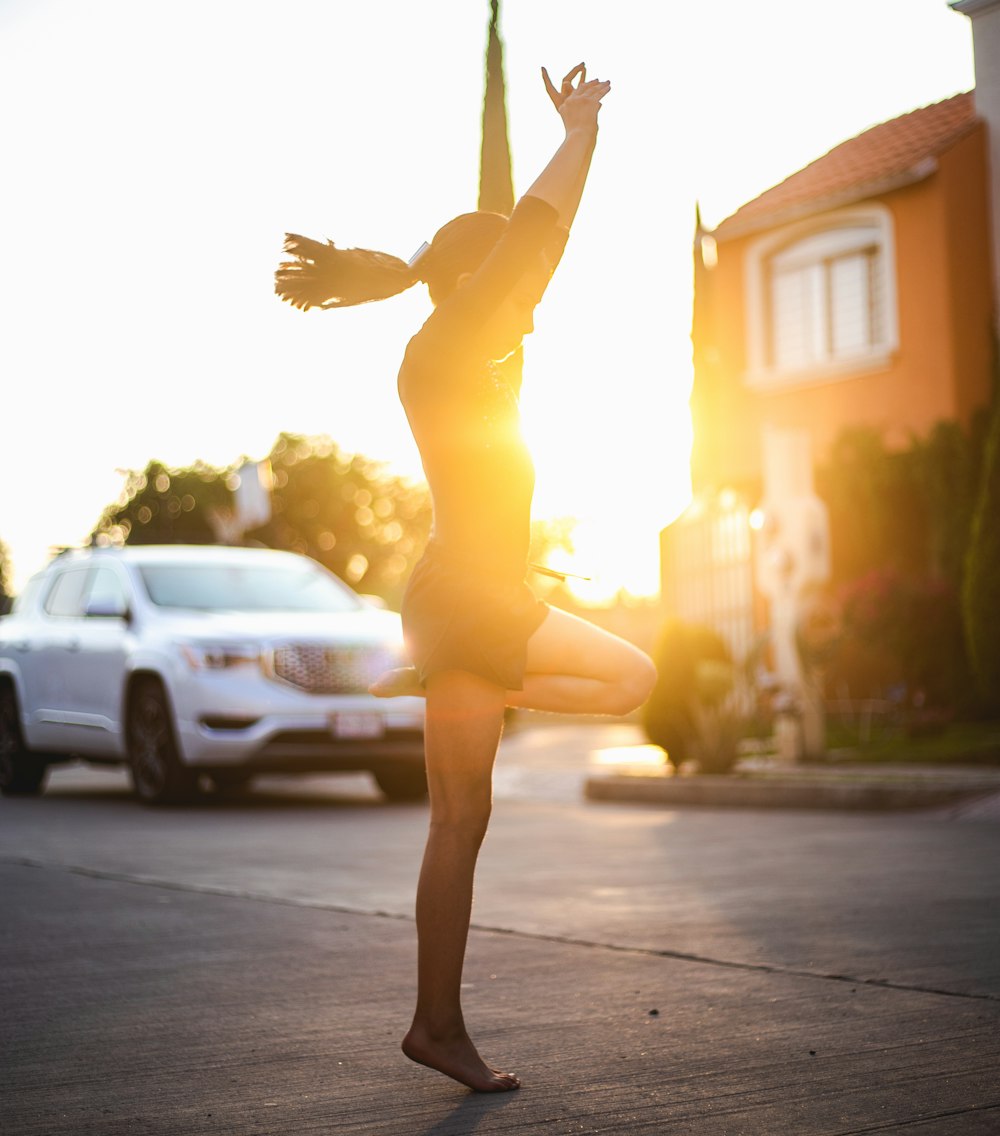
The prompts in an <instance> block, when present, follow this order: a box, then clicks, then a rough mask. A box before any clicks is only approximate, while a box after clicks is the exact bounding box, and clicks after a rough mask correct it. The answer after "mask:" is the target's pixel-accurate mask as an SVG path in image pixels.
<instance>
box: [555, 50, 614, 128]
mask: <svg viewBox="0 0 1000 1136" xmlns="http://www.w3.org/2000/svg"><path fill="white" fill-rule="evenodd" d="M542 79H543V81H544V83H545V90H546V92H547V94H548V96H549V98H550V99H551V100H552V105H553V106H554V107H555V108H556V110H557V111H558V112H559V116H560V118H562V120H563V125H564V126H565V127H566V132H567V134H568V133H569V132H570V131H571V130H577V129H585V130H594V131H596V129H597V112H598V111H599V110H600V109H601V99H603V98H604V96H605V95H606V94H607V93H608V91H610V90H611V84H610V83H609V82H607V81H606V80H601V79H590V80H588V79H587V65H586V64H585V63H578V64H577V65H576V66H575V67H574V68H573V69H572V71H570V72H569V73H568V74H567V75H566V77H565V78H564V79H563V81H562V83H561V84H560V86H559V88H558V89H557V88H556V86H555V84H554V83H553V82H552V80H551V79H550V78H549V73H548V71H547V70H546V69H545V68H544V67H543V68H542ZM574 79H578V80H579V81H578V82H577V84H576V86H574V85H573V80H574Z"/></svg>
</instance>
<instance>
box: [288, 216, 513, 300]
mask: <svg viewBox="0 0 1000 1136" xmlns="http://www.w3.org/2000/svg"><path fill="white" fill-rule="evenodd" d="M507 224H508V221H507V218H506V217H504V216H503V214H502V213H487V212H477V213H462V214H461V215H460V216H458V217H456V218H455V219H454V220H452V221H449V222H448V224H447V225H444V226H442V227H441V228H440V229H439V230H438V231H437V233H435V235H434V239H433V241H431V243H430V245H429V246H428V248H427V249H426V251H425V252H423V253H422V254H421V256H420V257H419V258H418V259H417V260H415V261H414V262H413V263H407V262H406V261H405V260H400V259H399V258H398V257H395V256H389V255H388V254H387V253H383V252H373V251H371V250H370V249H358V248H354V249H339V248H337V247H336V246H335V245H334V244H333V243H332V242H330V241H327V242H326V243H325V244H323V243H322V242H320V241H314V240H311V239H310V238H308V237H300V236H297V235H296V234H294V233H287V234H286V235H285V251H286V252H287V253H289V254H290V255H291V256H292V258H293V259H291V260H287V261H284V262H283V263H282V264H280V265H279V266H278V270H277V272H276V273H275V284H274V290H275V292H277V293H278V295H279V296H281V298H282V299H284V300H288V301H289V302H290V303H291V304H292V305H293V306H294V307H297V308H302V309H303V310H306V309H308V308H311V307H317V308H347V307H352V306H354V305H355V304H366V303H369V302H370V301H372V300H384V299H388V297H389V296H395V295H397V294H398V293H399V292H403V291H405V290H406V289H407V288H409V287H411V286H412V285H413V284H416V283H417V281H418V280H422V281H423V282H424V283H425V284H426V285H427V288H428V290H429V292H430V295H431V300H432V301H433V303H435V304H440V303H441V302H442V301H443V300H446V299H447V298H448V296H450V295H451V293H452V292H453V291H454V290H455V288H456V287H457V285H458V282H459V280H460V279H461V277H462V276H464V275H465V274H467V273H473V272H475V271H476V269H477V268H478V267H479V266H480V265H481V264H482V263H483V261H484V260H485V259H486V257H487V256H489V254H490V251H491V250H492V249H493V247H494V245H496V243H497V241H499V240H500V238H501V236H503V233H504V231H505V229H506V228H507Z"/></svg>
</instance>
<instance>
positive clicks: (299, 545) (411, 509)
mask: <svg viewBox="0 0 1000 1136" xmlns="http://www.w3.org/2000/svg"><path fill="white" fill-rule="evenodd" d="M269 461H270V463H271V470H272V474H273V478H274V488H273V491H272V508H273V515H272V517H271V520H270V521H268V522H267V524H265V525H262V526H261V527H260V528H257V529H254V530H252V531H251V532H250V533H248V534H247V535H248V536H249V537H251V538H252V539H254V540H258V541H260V542H261V543H263V544H266V545H268V546H269V547H271V548H285V549H290V550H291V551H293V552H301V553H303V554H305V555H306V556H311V557H313V559H315V560H318V561H319V562H320V563H321V564H325V565H326V567H327V568H329V569H331V570H332V571H333V572H336V574H337V575H338V576H340V577H342V578H343V579H345V580H347V581H348V582H349V583H350V584H351V585H353V586H354V587H356V588H357V589H358V590H359V591H362V592H369V593H371V594H374V595H378V596H381V597H382V598H383V599H385V600H386V601H387V602H389V603H390V604H392V605H397V604H398V602H399V600H400V598H401V597H402V592H403V587H404V585H405V582H406V579H407V577H408V575H409V571H410V568H411V567H412V566H413V564H414V562H415V561H416V558H417V557H418V556H419V555H420V553H421V551H422V550H423V546H424V544H425V542H426V540H427V534H428V532H429V530H430V520H431V505H430V495H429V493H428V490H427V487H426V486H425V485H423V484H422V483H421V484H414V483H412V482H409V481H407V480H405V479H404V478H401V477H397V476H393V475H390V474H388V473H387V472H386V471H385V467H384V465H383V464H381V463H379V462H376V461H372V460H371V459H369V458H366V457H363V456H361V455H358V454H348V453H345V452H344V451H343V450H341V449H340V448H339V447H338V446H337V445H336V444H335V443H334V442H332V441H330V440H329V439H328V438H308V437H303V436H300V435H295V434H282V435H280V436H279V438H278V440H277V441H276V442H275V444H274V447H273V448H272V450H271V453H270V455H269Z"/></svg>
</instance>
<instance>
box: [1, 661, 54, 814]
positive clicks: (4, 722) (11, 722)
mask: <svg viewBox="0 0 1000 1136" xmlns="http://www.w3.org/2000/svg"><path fill="white" fill-rule="evenodd" d="M47 772H48V769H47V767H46V765H45V762H44V761H42V759H41V758H39V757H36V756H35V754H33V753H29V752H28V750H27V749H26V748H25V745H24V738H23V737H22V736H21V721H20V718H19V716H18V712H17V694H16V693H15V691H14V687H13V686H12V685H11V683H10V681H9V680H7V681H4V682H2V683H0V793H2V794H3V795H4V796H5V797H32V796H34V795H35V794H36V793H40V792H41V791H42V786H43V785H44V783H45V774H46V773H47Z"/></svg>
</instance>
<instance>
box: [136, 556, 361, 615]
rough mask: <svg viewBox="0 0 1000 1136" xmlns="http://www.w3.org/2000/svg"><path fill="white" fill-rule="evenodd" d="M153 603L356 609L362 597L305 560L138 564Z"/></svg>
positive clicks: (208, 607)
mask: <svg viewBox="0 0 1000 1136" xmlns="http://www.w3.org/2000/svg"><path fill="white" fill-rule="evenodd" d="M139 574H140V575H141V577H142V582H143V584H144V585H145V587H146V591H147V593H148V594H149V598H150V599H151V600H152V601H153V603H154V604H156V605H157V607H180V608H188V609H190V610H195V611H305V612H340V611H356V610H357V609H358V608H359V607H361V601H360V600H359V599H358V597H357V596H356V595H355V594H354V593H353V592H352V591H351V590H350V589H349V588H347V587H346V586H345V585H344V584H341V583H340V582H339V581H338V580H336V579H335V578H334V577H333V576H330V575H328V574H327V573H326V572H325V571H324V570H323V569H322V568H319V567H316V566H314V565H312V564H310V563H309V562H307V561H303V562H302V563H301V564H295V563H289V564H143V565H141V566H140V567H139Z"/></svg>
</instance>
